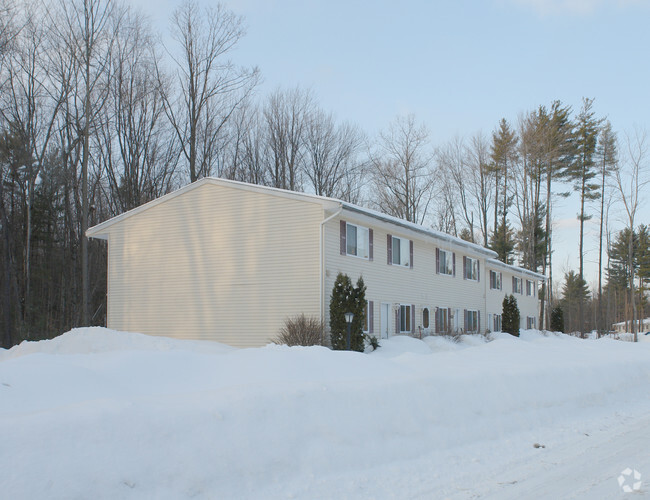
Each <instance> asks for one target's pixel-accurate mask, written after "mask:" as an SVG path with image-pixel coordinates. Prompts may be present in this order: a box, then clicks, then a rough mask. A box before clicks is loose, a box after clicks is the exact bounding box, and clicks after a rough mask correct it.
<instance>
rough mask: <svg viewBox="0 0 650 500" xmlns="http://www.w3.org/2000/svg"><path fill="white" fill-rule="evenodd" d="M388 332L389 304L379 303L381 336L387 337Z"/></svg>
mask: <svg viewBox="0 0 650 500" xmlns="http://www.w3.org/2000/svg"><path fill="white" fill-rule="evenodd" d="M389 332H390V304H384V303H382V305H381V338H382V339H387V338H388V335H389Z"/></svg>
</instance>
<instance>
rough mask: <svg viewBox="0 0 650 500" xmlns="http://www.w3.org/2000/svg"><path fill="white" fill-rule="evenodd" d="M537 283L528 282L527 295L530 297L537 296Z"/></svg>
mask: <svg viewBox="0 0 650 500" xmlns="http://www.w3.org/2000/svg"><path fill="white" fill-rule="evenodd" d="M535 288H536V287H535V282H534V281H531V280H526V295H528V296H529V297H531V296H532V297H534V296H535V295H536V290H535Z"/></svg>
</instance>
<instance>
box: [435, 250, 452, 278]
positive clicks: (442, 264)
mask: <svg viewBox="0 0 650 500" xmlns="http://www.w3.org/2000/svg"><path fill="white" fill-rule="evenodd" d="M438 272H439V273H440V274H446V275H448V276H451V275H452V274H454V254H453V252H450V251H448V250H443V249H439V250H438Z"/></svg>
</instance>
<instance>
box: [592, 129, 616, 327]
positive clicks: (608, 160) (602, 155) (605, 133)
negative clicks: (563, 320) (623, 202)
mask: <svg viewBox="0 0 650 500" xmlns="http://www.w3.org/2000/svg"><path fill="white" fill-rule="evenodd" d="M617 156H618V152H617V148H616V133H615V132H614V131H612V124H611V123H609V121H607V122H605V125H603V127H602V129H601V131H600V137H599V140H598V158H599V160H598V163H599V164H600V177H601V179H600V234H599V239H598V324H597V325H596V326H597V328H598V329H599V330H602V329H603V316H602V295H603V227H604V222H605V186H606V185H607V182H606V179H607V177H608V176H609V175H610V174H611V173H612V172H614V171H615V170H616V168H617V164H618V157H617Z"/></svg>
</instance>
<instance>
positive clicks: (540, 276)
mask: <svg viewBox="0 0 650 500" xmlns="http://www.w3.org/2000/svg"><path fill="white" fill-rule="evenodd" d="M486 263H487V265H491V266H494V267H500V268H502V269H506V270H508V271H517V272H519V273H522V274H525V275H526V276H530V277H532V278H536V279H538V280H544V281H546V276H544V275H543V274H540V273H536V272H535V271H531V270H530V269H524V268H523V267H519V266H513V265H512V264H506V263H505V262H501V261H500V260H497V259H487V261H486Z"/></svg>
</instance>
